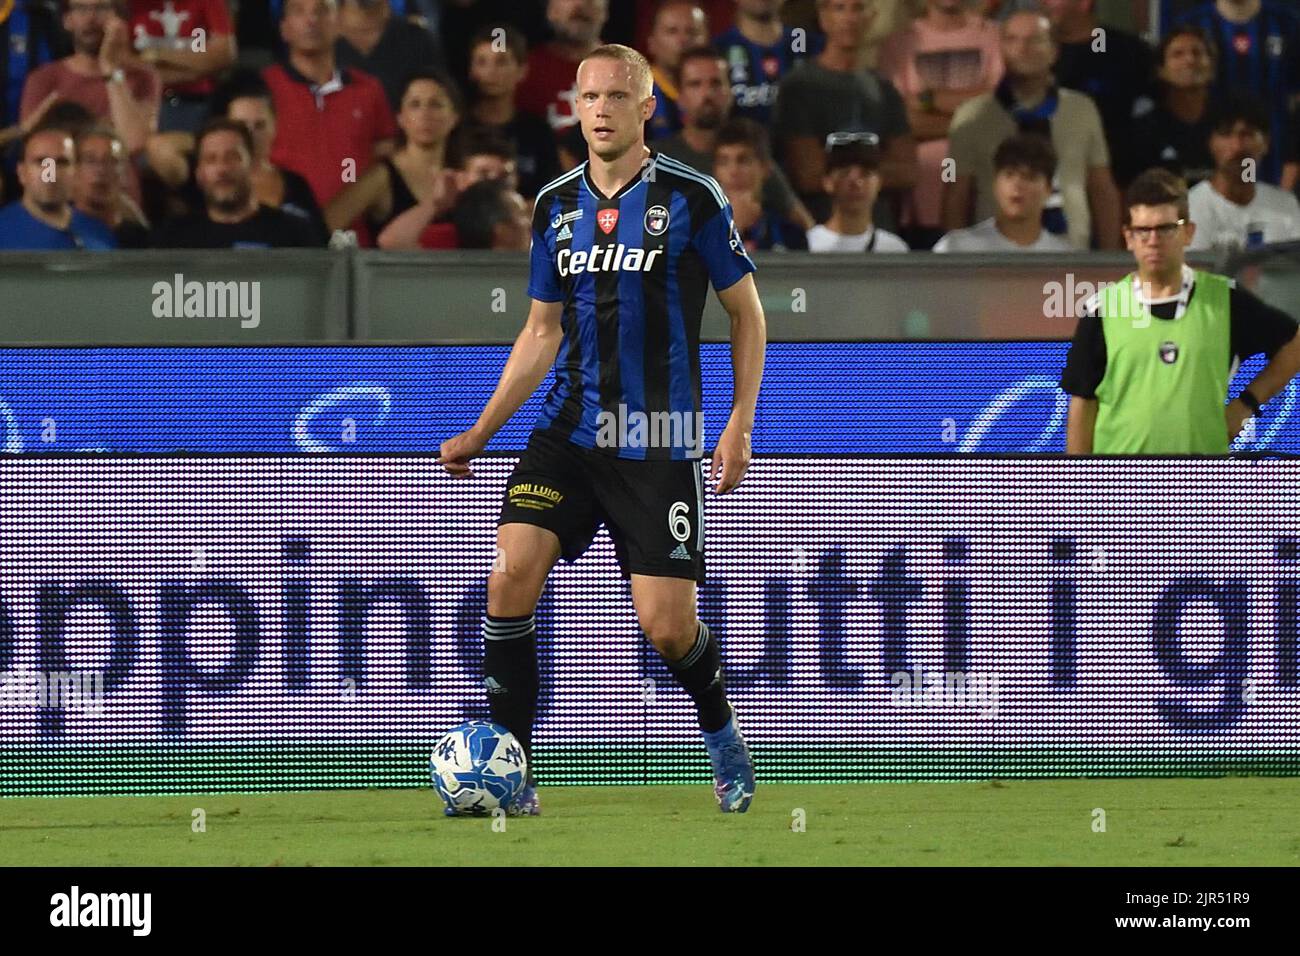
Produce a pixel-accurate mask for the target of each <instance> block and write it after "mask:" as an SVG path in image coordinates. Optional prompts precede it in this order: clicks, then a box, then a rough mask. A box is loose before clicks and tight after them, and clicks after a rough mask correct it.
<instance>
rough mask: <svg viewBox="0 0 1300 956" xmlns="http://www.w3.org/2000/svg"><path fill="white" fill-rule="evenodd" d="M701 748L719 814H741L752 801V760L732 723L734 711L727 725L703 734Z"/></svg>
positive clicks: (733, 721) (734, 723) (738, 731)
mask: <svg viewBox="0 0 1300 956" xmlns="http://www.w3.org/2000/svg"><path fill="white" fill-rule="evenodd" d="M704 746H705V747H707V748H708V751H709V763H710V764H712V765H713V779H714V786H713V793H714V795H715V796H716V797H717V798H718V808H719V809H720V810H721V811H722V812H723V813H744V812H745V811H746V810H748V809H749V802H750V801H751V800H752V799H754V761H753V760H751V759H750V756H749V747H748V745H746V743H745V738H744V737H743V736H742V735H741V733H740V727H739V726H738V725H737V724H736V711H735V708H732V711H731V719H730V720H729V721H727V726H725V727H723V728H722V729H721V730H718V731H715V732H714V733H711V734H704Z"/></svg>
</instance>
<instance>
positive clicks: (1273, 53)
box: [0, 0, 1300, 254]
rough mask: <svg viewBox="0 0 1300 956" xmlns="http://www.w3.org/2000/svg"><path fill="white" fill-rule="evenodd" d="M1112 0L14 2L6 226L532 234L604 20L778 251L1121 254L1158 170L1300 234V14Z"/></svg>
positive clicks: (206, 236) (134, 243)
mask: <svg viewBox="0 0 1300 956" xmlns="http://www.w3.org/2000/svg"><path fill="white" fill-rule="evenodd" d="M1100 2H1101V0H786V2H783V0H12V2H3V0H0V169H2V170H3V179H0V249H8V250H46V249H77V248H84V249H111V248H232V247H245V248H259V247H285V246H297V247H308V246H318V247H324V246H326V245H335V246H337V245H348V244H352V243H356V244H358V245H360V246H364V247H378V248H384V249H433V250H440V249H457V248H472V249H500V250H526V249H527V248H528V245H529V242H530V239H531V231H530V226H529V221H530V207H531V203H532V199H533V197H535V196H536V195H537V193H538V192H539V191H540V190H541V189H542V188H543V187H544V185H545V184H546V183H547V182H549V181H551V180H552V179H554V178H555V177H557V176H559V175H561V174H562V173H563V172H565V171H566V170H568V169H570V168H572V167H573V166H574V165H576V164H578V163H580V162H582V161H584V160H585V159H586V145H585V143H584V142H583V139H582V133H581V129H580V127H579V125H578V123H577V115H576V112H575V103H576V95H577V94H576V89H575V74H576V69H577V65H578V63H579V62H580V61H581V60H582V59H583V57H585V56H586V55H587V54H588V53H589V52H590V51H591V50H593V49H594V48H595V47H596V46H598V45H599V44H601V43H602V42H622V43H626V44H628V45H631V46H635V47H636V48H637V49H639V50H641V51H642V52H644V53H645V54H646V56H647V57H648V59H649V60H650V63H651V66H652V69H653V76H654V95H655V97H656V104H657V105H656V108H655V111H654V114H653V116H652V117H651V119H650V121H649V122H648V123H647V127H646V137H647V141H648V143H649V145H650V146H651V148H652V149H655V150H659V151H662V152H663V153H665V154H667V155H671V156H673V157H675V158H676V159H678V160H681V161H682V162H685V163H687V164H689V165H691V166H694V167H695V168H697V169H700V170H701V171H703V172H706V173H710V174H712V175H713V176H715V177H716V178H717V179H718V181H719V183H720V184H721V186H722V188H723V190H724V192H725V193H726V195H727V197H728V198H729V200H730V201H731V204H732V207H733V210H734V213H735V218H736V224H737V226H738V228H739V231H740V233H741V235H742V237H743V239H744V241H745V243H746V245H747V246H748V247H749V248H750V249H751V250H773V249H774V250H791V251H792V252H793V251H799V252H802V251H808V252H813V253H855V254H861V253H864V252H868V253H873V252H882V253H883V252H907V251H920V250H931V251H934V252H939V253H947V252H979V251H1004V252H1011V251H1027V252H1032V251H1069V250H1087V249H1117V248H1120V246H1121V243H1122V241H1123V230H1122V226H1123V217H1122V209H1123V204H1122V201H1121V196H1122V192H1123V190H1124V188H1125V187H1126V186H1127V184H1128V183H1130V182H1131V181H1132V180H1133V179H1135V178H1136V177H1137V176H1138V174H1140V173H1141V172H1143V171H1145V170H1147V169H1150V168H1152V167H1162V168H1165V169H1168V170H1170V171H1172V172H1174V173H1175V174H1177V175H1179V176H1181V177H1183V178H1184V179H1185V180H1186V182H1187V184H1188V186H1189V187H1190V197H1189V198H1190V209H1191V211H1190V215H1191V217H1192V219H1193V221H1195V222H1196V223H1197V226H1198V228H1197V231H1196V245H1197V246H1198V247H1201V248H1211V247H1244V246H1253V245H1258V244H1261V243H1267V242H1278V241H1286V240H1291V239H1297V238H1300V203H1298V202H1297V198H1296V196H1297V187H1298V186H1300V114H1298V113H1297V107H1300V12H1297V5H1295V4H1292V3H1290V2H1282V0H1163V3H1162V4H1161V8H1162V9H1161V13H1162V17H1161V20H1160V22H1159V29H1158V30H1156V29H1151V30H1150V31H1149V32H1150V34H1151V36H1150V38H1149V39H1148V38H1146V37H1144V36H1140V35H1138V34H1137V33H1136V32H1129V31H1126V30H1124V29H1121V28H1120V27H1118V26H1115V25H1112V24H1111V23H1108V22H1107V21H1106V20H1105V19H1103V17H1102V11H1101V10H1100V9H1099V3H1100ZM1114 6H1115V3H1114V2H1112V3H1110V4H1109V7H1110V8H1111V9H1113V8H1114ZM1148 6H1149V4H1148V3H1147V2H1146V0H1141V2H1134V3H1132V5H1131V7H1132V12H1133V14H1134V15H1135V17H1136V19H1134V20H1133V21H1132V22H1134V23H1141V22H1144V17H1145V13H1146V8H1147V7H1148ZM1138 14H1141V17H1137V15H1138Z"/></svg>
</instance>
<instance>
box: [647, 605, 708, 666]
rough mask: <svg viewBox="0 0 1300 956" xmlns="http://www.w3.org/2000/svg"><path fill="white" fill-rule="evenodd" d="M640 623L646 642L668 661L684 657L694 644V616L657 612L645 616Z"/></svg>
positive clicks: (671, 611)
mask: <svg viewBox="0 0 1300 956" xmlns="http://www.w3.org/2000/svg"><path fill="white" fill-rule="evenodd" d="M640 623H641V631H642V633H644V634H645V636H646V640H648V641H649V642H650V643H651V644H653V645H654V648H655V650H657V651H658V652H659V653H660V654H662V655H663V656H664V657H665V658H667V659H668V660H670V661H676V660H680V659H681V658H683V657H685V656H686V655H687V653H689V652H690V649H691V646H692V645H693V644H694V643H695V632H696V629H697V627H698V625H697V624H696V622H695V619H694V615H691V616H689V617H688V616H686V615H683V614H681V613H680V612H677V611H674V610H665V611H657V612H653V613H651V614H647V615H645V616H644V617H643V618H642V619H641V622H640Z"/></svg>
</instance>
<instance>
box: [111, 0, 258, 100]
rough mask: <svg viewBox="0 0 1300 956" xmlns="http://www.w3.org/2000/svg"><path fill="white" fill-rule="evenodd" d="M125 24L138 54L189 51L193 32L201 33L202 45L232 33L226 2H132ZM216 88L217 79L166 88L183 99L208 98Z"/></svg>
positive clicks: (223, 0)
mask: <svg viewBox="0 0 1300 956" xmlns="http://www.w3.org/2000/svg"><path fill="white" fill-rule="evenodd" d="M128 23H129V24H130V26H131V42H132V44H133V45H134V46H135V50H136V52H137V53H139V52H140V51H141V50H144V49H147V48H149V47H157V48H158V49H160V50H189V49H192V44H193V43H194V31H195V30H202V31H203V33H204V42H205V43H209V42H211V40H212V38H213V37H215V36H229V35H230V34H232V33H234V32H235V31H234V28H233V27H232V26H231V24H230V11H229V10H228V9H226V0H131V8H130V13H129V16H128ZM216 85H217V84H216V80H214V79H213V78H212V77H206V78H204V79H202V80H195V81H194V82H193V83H182V84H181V85H179V86H172V87H168V88H167V89H168V92H171V93H177V94H180V95H182V96H207V95H208V94H210V93H211V92H212V91H213V90H214V89H216Z"/></svg>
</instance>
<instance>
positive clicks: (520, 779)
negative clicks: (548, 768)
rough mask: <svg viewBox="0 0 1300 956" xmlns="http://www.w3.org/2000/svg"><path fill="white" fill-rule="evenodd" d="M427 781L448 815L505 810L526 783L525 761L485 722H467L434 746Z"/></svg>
mask: <svg viewBox="0 0 1300 956" xmlns="http://www.w3.org/2000/svg"><path fill="white" fill-rule="evenodd" d="M429 775H430V777H431V778H432V779H433V789H434V790H436V791H438V796H440V797H442V800H443V802H444V803H445V804H446V805H447V807H448V809H449V810H451V811H453V812H455V813H491V812H492V811H493V810H495V809H497V808H498V807H501V808H505V807H509V806H510V804H511V802H513V801H514V799H515V798H516V797H518V796H519V793H520V791H522V790H523V789H524V783H525V782H526V781H527V780H528V761H527V758H526V757H525V756H524V748H523V746H522V745H521V744H520V743H519V740H518V738H516V737H515V735H514V734H512V733H511V732H510V731H508V730H506V729H505V728H504V727H502V726H501V725H500V724H494V723H492V722H491V721H490V720H470V721H466V722H465V723H463V724H461V725H460V726H459V727H457V728H455V729H454V730H452V731H451V732H450V733H448V734H447V735H446V736H445V737H443V738H442V739H441V740H439V741H438V743H437V744H436V745H435V746H434V748H433V753H432V754H431V755H430V757H429Z"/></svg>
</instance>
